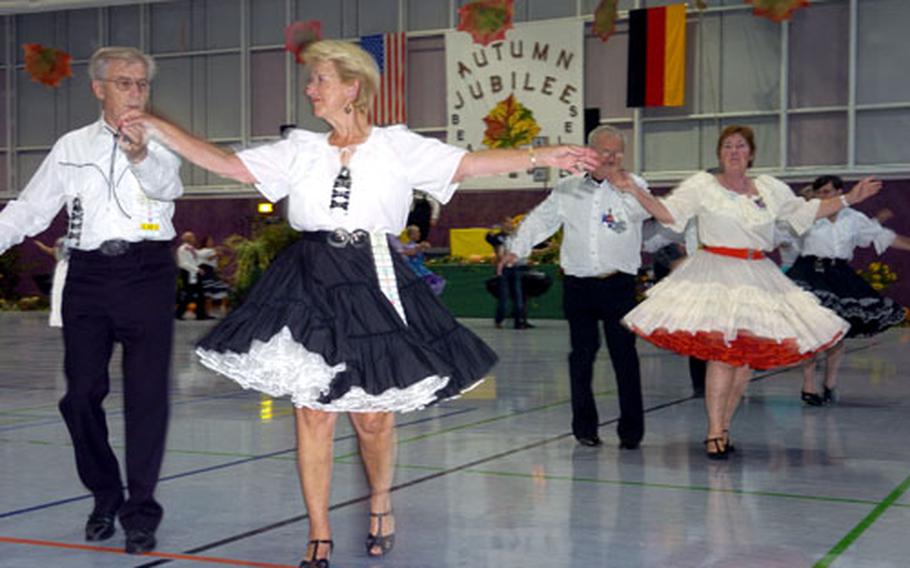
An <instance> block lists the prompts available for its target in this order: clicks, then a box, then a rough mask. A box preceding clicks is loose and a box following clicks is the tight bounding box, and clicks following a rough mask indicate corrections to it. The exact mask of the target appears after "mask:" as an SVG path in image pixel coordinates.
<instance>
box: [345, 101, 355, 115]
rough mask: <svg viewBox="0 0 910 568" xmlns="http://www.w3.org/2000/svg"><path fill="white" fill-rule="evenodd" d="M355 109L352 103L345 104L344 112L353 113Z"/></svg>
mask: <svg viewBox="0 0 910 568" xmlns="http://www.w3.org/2000/svg"><path fill="white" fill-rule="evenodd" d="M353 110H354V107H352V106H351V103H348V104H346V105H344V114H351V112H353Z"/></svg>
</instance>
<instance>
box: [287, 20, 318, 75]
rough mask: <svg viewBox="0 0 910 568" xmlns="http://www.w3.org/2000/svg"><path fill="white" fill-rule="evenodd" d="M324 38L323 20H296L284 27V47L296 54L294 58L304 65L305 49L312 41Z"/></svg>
mask: <svg viewBox="0 0 910 568" xmlns="http://www.w3.org/2000/svg"><path fill="white" fill-rule="evenodd" d="M321 39H322V22H320V21H319V20H306V21H301V22H294V23H293V24H290V25H289V26H287V27H286V28H284V49H285V50H286V51H289V52H291V53H293V54H294V60H295V61H296V62H297V63H299V64H301V65H303V64H304V61H303V51H304V50H305V49H306V48H307V46H309V45H310V44H311V43H314V42H317V41H319V40H321Z"/></svg>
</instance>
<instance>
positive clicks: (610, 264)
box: [498, 125, 651, 450]
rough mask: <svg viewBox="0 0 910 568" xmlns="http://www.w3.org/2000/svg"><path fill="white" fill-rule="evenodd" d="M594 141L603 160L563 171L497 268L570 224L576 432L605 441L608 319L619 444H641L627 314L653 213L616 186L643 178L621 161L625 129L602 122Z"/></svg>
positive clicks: (585, 439)
mask: <svg viewBox="0 0 910 568" xmlns="http://www.w3.org/2000/svg"><path fill="white" fill-rule="evenodd" d="M588 146H589V147H590V148H592V149H594V150H596V151H597V152H598V153H599V154H600V156H601V158H603V160H604V161H603V163H602V164H601V165H600V167H598V168H597V169H596V170H593V171H591V172H590V173H589V174H586V175H584V176H571V177H567V178H563V179H562V180H561V181H560V182H559V183H558V184H556V186H555V187H554V188H553V191H552V192H551V193H550V195H549V196H548V197H547V198H546V199H545V200H544V201H543V202H542V203H541V204H540V205H538V206H537V207H536V208H534V210H533V211H531V213H529V214H528V216H527V217H526V218H525V219H524V221H523V222H522V223H521V225H520V226H519V227H518V230H517V231H516V232H515V233H514V235H513V236H512V238H511V239H510V240H509V241H508V244H507V247H508V249H509V252H508V253H507V254H505V255H504V256H503V258H502V259H501V260H500V263H499V267H498V270H502V268H503V267H504V266H510V265H514V263H515V262H516V261H517V259H519V258H523V257H525V256H527V255H528V254H529V253H530V251H531V247H532V246H533V245H535V244H537V243H539V242H541V241H543V240H545V239H547V238H548V237H549V236H550V235H552V234H553V233H555V232H556V231H557V230H558V229H559V228H560V227H562V229H563V240H562V245H561V246H560V250H559V263H560V266H561V267H562V269H563V271H564V272H565V279H564V280H563V309H564V311H565V315H566V319H567V320H568V322H569V340H570V344H571V348H570V349H571V351H570V353H569V380H570V384H571V398H572V433H573V434H574V435H575V438H576V439H577V440H578V442H579V443H580V444H582V445H584V446H599V445H601V444H602V441H601V439H600V436H599V435H598V427H599V419H598V415H597V404H596V402H595V400H594V391H593V389H592V381H593V378H594V361H595V360H596V358H597V351H598V349H599V348H600V332H599V331H598V326H599V325H602V326H603V330H604V335H605V339H606V344H607V349H608V350H609V352H610V361H611V362H612V363H613V371H614V373H615V375H616V386H617V389H618V392H619V423H618V425H617V428H616V433H617V434H618V436H619V447H620V448H623V449H627V450H634V449H636V448H638V445H639V443H640V442H641V439H642V437H643V436H644V433H645V419H644V410H643V405H642V396H641V375H640V371H639V364H638V352H637V351H636V349H635V335H634V334H633V333H632V332H631V331H629V330H628V329H627V328H626V327H625V326H623V325H622V323H621V321H620V320H621V319H622V317H623V316H624V315H625V314H626V313H627V312H628V311H629V310H631V309H632V308H633V307H635V275H636V274H637V273H638V268H639V267H640V266H641V242H642V240H641V239H642V223H643V222H644V220H645V219H647V218H648V217H650V216H651V215H650V213H648V212H647V211H645V209H644V208H643V207H642V206H641V205H639V203H638V202H637V201H636V200H634V199H629V197H630V196H629V195H627V194H625V193H621V192H620V191H617V188H619V187H621V186H625V185H628V184H634V185H637V186H640V187H642V188H645V187H646V184H645V182H644V180H642V179H641V178H640V177H638V176H636V175H634V174H630V173H629V172H627V171H626V170H624V169H623V168H622V158H623V150H624V147H625V142H624V137H623V135H622V133H621V132H620V131H619V130H617V129H615V128H613V127H612V126H608V125H601V126H599V127H597V128H595V129H594V130H592V131H591V133H590V134H589V135H588Z"/></svg>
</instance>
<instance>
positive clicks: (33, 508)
mask: <svg viewBox="0 0 910 568" xmlns="http://www.w3.org/2000/svg"><path fill="white" fill-rule="evenodd" d="M474 410H476V408H461V409H458V410H453V411H451V412H447V413H444V414H440V415H439V416H428V417H425V418H419V419H417V420H412V421H410V422H402V423H400V424H398V425H396V428H402V427H407V426H413V425H415V424H420V423H423V422H428V421H431V420H438V419H440V418H447V417H450V416H457V415H460V414H465V413H468V412H473V411H474ZM353 437H354V433H351V434H347V435H345V436H340V437H338V438H336V439H335V441H336V442H340V441H343V440H347V439H350V438H353ZM294 451H296V448H288V449H284V450H277V451H274V452H269V453H266V454H259V455H256V456H253V457H250V458H244V459H239V460H234V461H230V462H226V463H223V464H217V465H213V466H209V467H204V468H199V469H194V470H190V471H185V472H181V473H176V474H173V475H168V476H164V477H162V478H161V479H159V482H164V481H171V480H174V479H181V478H183V477H189V476H192V475H199V474H201V473H209V472H211V471H216V470H219V469H225V468H228V467H233V466H237V465H242V464H245V463H249V462H253V461H258V460H263V459H268V458H273V457H275V456H278V455H281V454H287V453H291V452H294ZM91 497H92V496H91V494H90V493H87V494H84V495H79V496H75V497H67V498H64V499H59V500H56V501H51V502H48V503H42V504H40V505H33V506H31V507H25V508H21V509H16V510H13V511H7V512H5V513H0V519H4V518H8V517H14V516H16V515H21V514H24V513H31V512H34V511H40V510H42V509H47V508H50V507H56V506H59V505H66V504H69V503H73V502H75V501H83V500H86V499H91Z"/></svg>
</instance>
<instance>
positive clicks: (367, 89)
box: [303, 39, 379, 112]
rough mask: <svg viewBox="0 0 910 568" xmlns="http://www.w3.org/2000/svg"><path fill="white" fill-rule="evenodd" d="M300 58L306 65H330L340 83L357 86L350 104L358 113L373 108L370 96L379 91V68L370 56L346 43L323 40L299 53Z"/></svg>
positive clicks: (354, 45) (355, 46)
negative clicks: (355, 83)
mask: <svg viewBox="0 0 910 568" xmlns="http://www.w3.org/2000/svg"><path fill="white" fill-rule="evenodd" d="M303 59H304V61H306V63H307V65H313V64H315V63H323V62H331V63H333V64H334V65H335V70H336V71H337V72H338V76H339V77H341V81H342V83H346V84H350V83H352V82H354V81H358V82H359V83H360V89H358V90H357V97H356V98H355V99H354V100H353V101H351V104H352V105H354V107H355V108H356V109H357V110H359V111H362V112H367V111H368V110H369V109H370V107H372V106H373V97H374V96H376V93H377V92H379V67H377V66H376V61H374V60H373V57H372V56H371V55H370V54H369V53H367V52H366V51H364V50H363V49H362V48H361V47H360V46H358V45H356V44H353V43H351V42H349V41H341V40H337V39H324V40H320V41H317V42H314V43H312V44H310V45H309V47H307V48H306V49H305V50H303Z"/></svg>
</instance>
